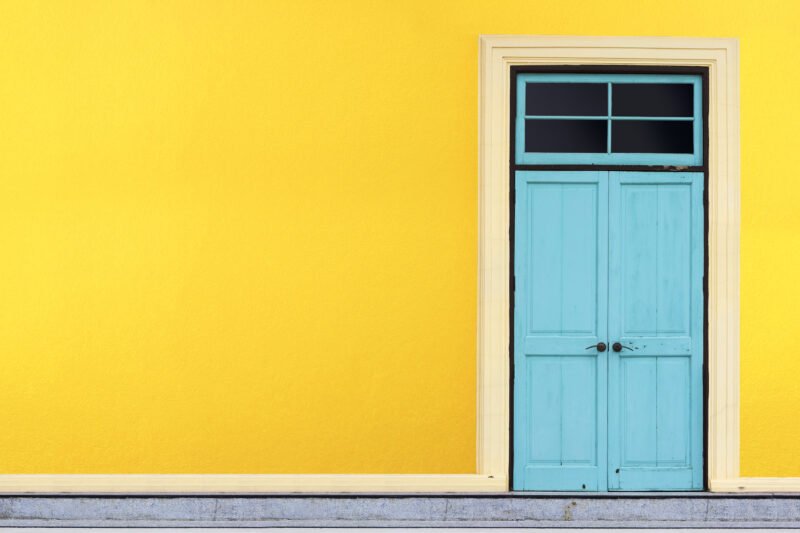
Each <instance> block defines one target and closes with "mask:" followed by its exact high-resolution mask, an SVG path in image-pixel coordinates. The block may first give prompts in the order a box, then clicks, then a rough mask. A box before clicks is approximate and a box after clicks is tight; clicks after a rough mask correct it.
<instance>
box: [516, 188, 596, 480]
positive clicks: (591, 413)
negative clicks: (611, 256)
mask: <svg viewBox="0 0 800 533" xmlns="http://www.w3.org/2000/svg"><path fill="white" fill-rule="evenodd" d="M515 179H516V204H515V260H514V272H515V274H514V275H515V280H516V287H515V293H514V299H515V304H514V305H515V314H514V379H515V384H514V401H515V406H516V408H515V415H514V425H515V431H514V453H515V461H514V465H515V466H514V488H515V489H517V490H606V442H607V438H606V391H607V384H606V379H607V358H606V357H605V355H604V354H601V353H599V352H598V351H597V349H595V348H589V349H587V347H589V346H593V345H596V344H597V343H598V342H601V341H602V342H606V340H605V338H606V331H607V320H606V315H607V265H608V256H607V246H608V234H607V231H608V230H607V228H608V218H607V216H608V213H607V210H608V180H607V173H606V172H517V173H516V176H515Z"/></svg>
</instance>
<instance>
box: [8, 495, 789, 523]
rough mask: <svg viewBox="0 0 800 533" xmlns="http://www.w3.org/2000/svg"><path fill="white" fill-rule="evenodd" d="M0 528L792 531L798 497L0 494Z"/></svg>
mask: <svg viewBox="0 0 800 533" xmlns="http://www.w3.org/2000/svg"><path fill="white" fill-rule="evenodd" d="M0 526H4V527H15V526H16V527H19V526H28V527H36V526H39V527H53V526H60V527H490V528H498V527H501V528H507V527H552V528H564V527H567V528H569V527H572V528H579V527H593V528H598V527H600V528H619V527H624V528H674V527H681V528H686V527H694V528H696V527H700V528H719V527H725V528H767V527H769V528H800V495H782V494H758V495H741V494H737V495H719V494H709V493H674V494H658V495H654V494H653V493H647V494H626V495H608V494H605V495H587V494H585V493H584V494H575V495H570V494H563V493H561V494H541V493H538V494H516V493H512V494H497V495H480V496H476V495H455V494H446V495H445V494H441V495H376V494H370V495H296V494H294V495H270V496H264V495H258V496H256V495H239V496H218V495H217V496H214V495H208V496H119V495H113V496H112V495H101V496H98V495H94V496H76V495H69V496H64V495H58V496H55V495H53V496H0Z"/></svg>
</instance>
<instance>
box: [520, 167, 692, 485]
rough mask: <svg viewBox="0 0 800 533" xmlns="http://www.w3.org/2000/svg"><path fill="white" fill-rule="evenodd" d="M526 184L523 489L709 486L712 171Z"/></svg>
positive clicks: (528, 175)
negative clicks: (706, 266) (706, 196)
mask: <svg viewBox="0 0 800 533" xmlns="http://www.w3.org/2000/svg"><path fill="white" fill-rule="evenodd" d="M515 179H516V203H515V234H514V242H515V256H514V257H515V261H514V263H515V264H514V274H515V294H514V302H515V303H514V305H515V313H514V380H515V381H514V428H515V430H514V472H513V474H514V476H513V477H514V488H515V489H517V490H587V491H604V490H679V489H684V490H689V489H699V488H702V470H703V468H702V460H703V457H702V446H703V443H702V406H703V396H702V392H703V384H702V365H703V292H702V283H703V279H702V277H703V227H704V221H703V203H702V193H703V175H702V173H653V172H649V173H636V172H562V171H538V172H532V171H524V172H523V171H520V172H517V173H516V176H515ZM600 342H603V343H606V344H607V345H608V347H609V348H608V349H607V350H606V351H600V350H598V349H597V348H596V345H597V343H600ZM614 343H620V344H621V345H622V348H621V351H620V352H616V351H614V350H612V349H611V346H612V345H613V344H614Z"/></svg>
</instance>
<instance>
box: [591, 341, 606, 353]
mask: <svg viewBox="0 0 800 533" xmlns="http://www.w3.org/2000/svg"><path fill="white" fill-rule="evenodd" d="M590 348H597V351H598V352H605V351H606V348H608V346H606V343H604V342H598V343H597V344H592V345H591V346H587V347H586V349H587V350H589V349H590Z"/></svg>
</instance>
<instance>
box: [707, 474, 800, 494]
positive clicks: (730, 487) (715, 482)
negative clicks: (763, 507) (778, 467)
mask: <svg viewBox="0 0 800 533" xmlns="http://www.w3.org/2000/svg"><path fill="white" fill-rule="evenodd" d="M711 490H712V491H714V492H800V477H740V478H731V479H712V480H711Z"/></svg>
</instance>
